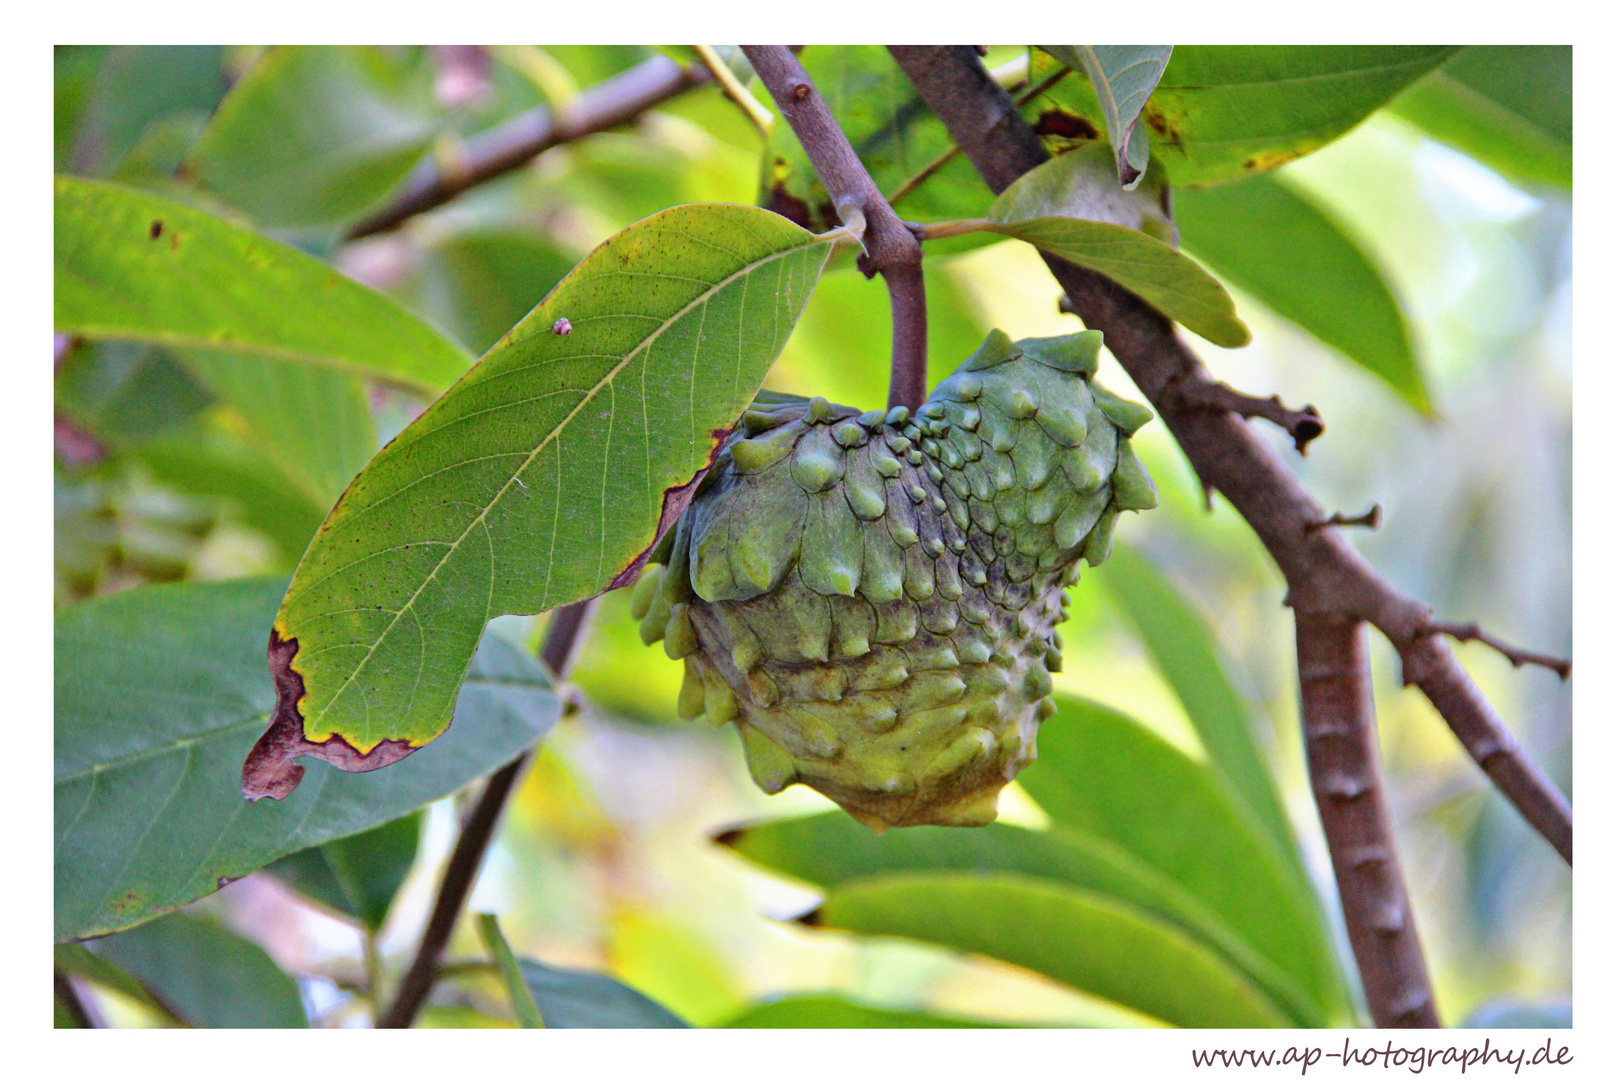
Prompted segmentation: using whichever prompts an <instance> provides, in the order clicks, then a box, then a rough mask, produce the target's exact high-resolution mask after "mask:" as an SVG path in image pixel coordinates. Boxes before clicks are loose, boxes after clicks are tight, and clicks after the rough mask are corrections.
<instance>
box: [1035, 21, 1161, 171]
mask: <svg viewBox="0 0 1620 1080" xmlns="http://www.w3.org/2000/svg"><path fill="white" fill-rule="evenodd" d="M1041 48H1042V49H1044V50H1046V51H1047V52H1048V53H1051V54H1052V55H1053V56H1054V57H1056V58H1057V59H1059V60H1061V61H1062V62H1063V63H1064V64H1065V65H1067V66H1068V67H1070V68H1073V69H1074V70H1075V71H1078V72H1080V73H1081V74H1083V75H1085V76H1086V78H1087V79H1089V80H1090V81H1091V92H1092V94H1093V96H1094V97H1096V99H1097V104H1098V105H1099V106H1100V107H1101V109H1102V115H1103V122H1104V123H1105V124H1107V125H1108V141H1109V142H1110V143H1112V144H1113V147H1114V161H1115V165H1116V167H1117V168H1118V169H1119V182H1120V184H1121V185H1122V186H1123V187H1125V188H1126V189H1127V190H1129V189H1132V188H1135V187H1136V184H1137V181H1139V180H1140V179H1141V178H1142V173H1143V171H1144V170H1145V169H1146V168H1147V163H1148V139H1147V133H1146V132H1144V131H1141V130H1139V129H1138V127H1137V120H1138V119H1139V118H1140V117H1141V115H1142V108H1143V106H1145V105H1146V104H1147V101H1148V96H1149V95H1150V94H1152V93H1153V88H1154V87H1155V86H1157V85H1158V82H1159V76H1160V75H1162V74H1164V66H1165V64H1166V63H1168V62H1169V60H1170V52H1171V50H1172V49H1174V48H1175V46H1174V45H1042V46H1041Z"/></svg>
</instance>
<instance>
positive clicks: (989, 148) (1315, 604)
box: [890, 46, 1570, 1015]
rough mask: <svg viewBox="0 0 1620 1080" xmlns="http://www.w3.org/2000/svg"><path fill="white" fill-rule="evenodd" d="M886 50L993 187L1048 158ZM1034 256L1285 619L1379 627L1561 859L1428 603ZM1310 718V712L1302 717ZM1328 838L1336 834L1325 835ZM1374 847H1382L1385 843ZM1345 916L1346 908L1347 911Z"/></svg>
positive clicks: (1553, 822)
mask: <svg viewBox="0 0 1620 1080" xmlns="http://www.w3.org/2000/svg"><path fill="white" fill-rule="evenodd" d="M890 52H891V53H892V54H893V55H894V57H895V59H896V60H897V61H898V62H899V64H900V66H901V68H902V69H903V70H904V71H905V72H906V74H907V76H908V77H910V79H911V81H912V82H913V84H914V85H916V87H917V89H918V92H919V93H920V94H921V95H922V97H923V100H924V101H925V102H927V104H928V105H929V107H930V108H932V109H933V110H934V112H935V113H936V114H937V115H938V116H939V117H940V118H941V119H942V120H944V121H945V126H946V128H947V129H948V130H949V131H950V133H951V137H952V139H953V140H955V142H956V144H957V145H958V146H960V147H961V148H962V150H963V152H964V153H966V154H967V155H968V158H969V159H970V160H971V161H972V162H973V164H974V166H975V168H977V169H978V171H979V174H980V176H982V177H983V178H984V180H985V182H986V183H987V184H988V185H989V186H990V188H991V190H992V191H995V192H997V193H999V192H1001V191H1003V190H1005V189H1006V188H1007V187H1008V185H1010V184H1011V183H1012V182H1013V181H1014V180H1016V179H1017V178H1018V177H1019V176H1022V175H1023V174H1024V173H1025V172H1028V171H1029V170H1030V169H1032V168H1034V167H1035V166H1037V165H1039V164H1040V163H1041V162H1042V161H1045V160H1046V159H1047V154H1046V150H1045V148H1044V147H1043V146H1042V145H1041V142H1040V139H1039V137H1038V136H1036V134H1035V133H1034V132H1033V131H1032V130H1031V129H1030V127H1029V125H1028V124H1027V123H1026V122H1025V121H1024V119H1023V116H1022V115H1021V114H1020V113H1019V112H1018V110H1017V108H1016V107H1015V106H1014V105H1013V103H1012V100H1011V99H1010V98H1009V97H1008V96H1007V93H1006V92H1005V91H1004V90H1002V89H1001V88H1000V87H999V86H997V85H996V84H995V83H994V81H993V80H991V79H990V78H989V76H988V75H987V74H986V73H985V70H984V66H983V65H982V64H980V63H979V61H978V58H977V57H976V56H974V55H973V54H972V52H971V50H964V49H962V48H960V47H932V46H915V47H912V46H908V47H891V49H890ZM1046 262H1047V265H1048V267H1050V268H1051V270H1052V273H1053V275H1054V276H1055V277H1056V278H1057V279H1058V282H1059V284H1061V285H1062V286H1063V288H1064V291H1065V292H1067V294H1068V296H1069V298H1070V302H1071V305H1072V307H1073V309H1074V310H1075V311H1076V312H1077V313H1079V314H1080V316H1081V318H1082V319H1083V320H1084V321H1085V324H1086V325H1087V326H1088V327H1091V328H1093V329H1096V330H1100V331H1102V333H1103V340H1104V343H1105V344H1106V345H1107V346H1108V349H1109V351H1110V352H1112V353H1113V355H1114V356H1115V357H1116V358H1117V359H1118V360H1119V361H1120V363H1121V365H1122V366H1123V367H1124V368H1125V370H1126V372H1127V373H1128V374H1129V375H1130V376H1131V378H1132V379H1133V380H1134V381H1135V382H1136V384H1137V386H1138V387H1140V388H1141V390H1142V392H1143V393H1144V394H1145V395H1146V396H1147V398H1148V400H1149V401H1150V402H1151V403H1152V404H1153V405H1154V407H1155V408H1156V410H1157V411H1158V413H1159V415H1160V417H1161V418H1163V420H1164V422H1165V425H1166V426H1167V427H1168V428H1169V430H1170V432H1171V434H1172V435H1173V436H1174V437H1175V439H1176V441H1177V443H1178V444H1179V445H1180V447H1181V449H1182V452H1183V453H1184V454H1186V456H1187V459H1188V461H1189V462H1190V463H1191V464H1192V466H1193V468H1194V471H1195V472H1196V473H1197V474H1198V478H1199V482H1200V483H1201V484H1202V485H1204V486H1205V487H1207V488H1212V489H1214V490H1217V491H1220V492H1221V493H1222V494H1223V495H1224V496H1226V498H1227V500H1228V501H1229V502H1230V503H1231V504H1232V506H1233V507H1234V508H1235V509H1236V510H1237V511H1238V512H1239V513H1240V514H1242V515H1243V517H1244V519H1245V520H1246V521H1247V522H1248V523H1249V525H1250V527H1251V528H1253V529H1254V531H1255V534H1256V535H1257V536H1258V537H1259V538H1260V540H1261V542H1262V543H1264V544H1265V546H1266V549H1267V551H1268V552H1269V553H1270V555H1271V557H1272V559H1273V560H1275V562H1276V563H1277V566H1278V568H1279V569H1280V570H1281V571H1282V573H1283V576H1284V578H1285V579H1286V580H1287V582H1288V602H1289V603H1290V605H1291V606H1292V607H1293V608H1294V610H1295V613H1296V616H1304V617H1306V618H1308V619H1309V618H1316V617H1339V618H1342V619H1348V620H1364V621H1366V622H1369V623H1371V624H1373V625H1374V626H1376V627H1378V629H1379V630H1380V632H1382V633H1383V634H1384V636H1385V637H1387V638H1388V639H1389V640H1390V641H1391V643H1393V644H1394V645H1395V646H1396V648H1397V649H1398V650H1399V651H1400V652H1401V655H1402V660H1403V665H1404V670H1405V673H1406V677H1407V680H1408V682H1409V683H1415V684H1416V685H1418V686H1419V687H1420V688H1421V689H1422V690H1423V692H1424V693H1425V694H1426V695H1427V696H1428V697H1429V700H1430V701H1431V702H1433V703H1434V705H1435V707H1436V709H1437V710H1438V711H1439V712H1440V714H1441V715H1442V716H1443V717H1444V718H1445V719H1446V722H1447V723H1448V724H1449V725H1450V726H1451V728H1452V730H1453V732H1455V733H1456V734H1457V736H1458V738H1459V739H1461V740H1462V742H1463V744H1464V745H1465V746H1466V747H1468V748H1469V753H1470V754H1471V755H1472V756H1473V757H1474V760H1476V761H1479V762H1480V763H1481V767H1482V768H1484V769H1485V772H1486V774H1487V775H1488V776H1489V777H1490V778H1491V780H1492V781H1493V782H1494V783H1495V784H1496V786H1497V788H1498V789H1499V790H1501V791H1502V793H1503V794H1504V795H1506V796H1507V797H1508V799H1509V800H1510V801H1511V802H1512V803H1513V805H1514V806H1515V807H1517V808H1518V810H1519V811H1520V813H1522V814H1523V815H1524V816H1525V819H1526V820H1527V821H1529V822H1530V823H1531V825H1533V826H1534V827H1535V828H1536V829H1537V830H1538V831H1540V832H1541V833H1542V835H1543V836H1544V837H1546V838H1547V839H1548V841H1549V842H1550V843H1552V844H1553V846H1554V847H1555V848H1556V849H1558V850H1559V851H1560V853H1561V854H1563V855H1564V857H1565V858H1566V860H1567V859H1569V857H1570V846H1569V830H1570V814H1569V807H1568V804H1567V802H1565V801H1564V800H1563V798H1562V796H1561V795H1560V794H1559V792H1558V789H1557V788H1556V787H1554V786H1553V785H1552V784H1551V782H1550V781H1548V780H1547V779H1546V777H1545V776H1544V775H1542V774H1541V773H1540V772H1539V771H1538V770H1537V769H1536V767H1535V766H1534V764H1533V763H1531V762H1530V761H1529V759H1528V758H1527V757H1526V756H1525V755H1524V754H1523V752H1522V751H1521V750H1519V748H1518V747H1517V745H1516V744H1514V743H1513V742H1512V740H1511V739H1504V738H1502V736H1503V735H1505V729H1503V727H1502V724H1501V721H1500V720H1499V719H1497V717H1496V715H1495V713H1494V712H1493V711H1492V710H1491V708H1490V706H1489V704H1488V703H1487V702H1486V701H1485V700H1484V698H1483V696H1482V695H1480V694H1479V692H1478V690H1477V689H1476V688H1475V687H1474V685H1473V684H1472V682H1470V681H1469V680H1468V677H1467V675H1466V674H1465V673H1463V671H1462V669H1461V665H1460V664H1457V662H1456V658H1455V657H1453V656H1452V655H1451V653H1450V651H1449V650H1448V649H1446V648H1445V647H1444V645H1441V644H1438V639H1437V638H1436V637H1435V636H1434V635H1433V634H1419V631H1420V630H1421V628H1422V627H1424V626H1425V625H1427V624H1428V621H1429V612H1428V609H1427V608H1426V607H1425V606H1424V605H1423V604H1421V603H1419V602H1418V601H1416V600H1414V599H1413V598H1411V597H1409V596H1406V595H1405V594H1404V593H1402V592H1400V590H1398V589H1396V588H1395V587H1394V586H1393V585H1391V584H1390V583H1389V582H1387V581H1385V580H1384V579H1383V578H1382V577H1380V576H1379V575H1378V573H1377V572H1376V571H1375V570H1374V569H1373V568H1372V566H1371V565H1369V564H1368V563H1367V561H1366V560H1365V559H1364V558H1362V556H1361V555H1360V553H1359V552H1357V551H1356V549H1355V548H1354V546H1352V545H1351V544H1350V543H1349V542H1348V540H1347V539H1346V538H1345V537H1344V536H1343V533H1342V530H1338V529H1320V530H1314V531H1313V530H1308V529H1307V528H1306V525H1307V524H1308V523H1310V522H1315V521H1320V520H1322V519H1323V517H1324V514H1323V512H1322V510H1321V508H1320V507H1319V506H1317V504H1316V503H1315V502H1314V500H1312V499H1311V497H1310V494H1309V493H1308V492H1307V491H1306V490H1305V488H1304V485H1303V484H1302V483H1301V482H1300V480H1299V478H1298V476H1297V475H1295V474H1294V472H1293V471H1292V470H1291V469H1289V468H1288V467H1287V466H1286V465H1284V464H1283V462H1282V460H1281V459H1280V458H1279V457H1278V456H1277V454H1276V452H1275V451H1274V450H1273V449H1272V448H1271V446H1270V445H1269V444H1268V443H1266V441H1265V440H1264V439H1262V438H1260V437H1259V436H1258V435H1257V434H1256V433H1254V432H1252V431H1250V430H1249V429H1248V428H1247V426H1246V425H1245V424H1244V423H1243V421H1242V420H1241V419H1240V418H1239V417H1238V416H1237V415H1236V414H1235V413H1234V412H1232V411H1230V410H1228V409H1225V408H1219V409H1216V408H1208V407H1196V406H1191V407H1190V406H1189V405H1188V404H1187V403H1186V402H1185V401H1184V400H1183V394H1184V393H1185V392H1186V389H1187V388H1188V387H1189V386H1190V385H1194V384H1196V383H1197V382H1200V381H1208V382H1210V383H1213V382H1214V380H1213V379H1210V377H1209V375H1208V373H1207V372H1205V371H1204V368H1203V365H1202V364H1200V363H1199V361H1198V358H1197V356H1196V355H1194V354H1193V352H1192V351H1191V350H1190V349H1188V348H1187V347H1186V345H1185V344H1184V343H1183V342H1182V341H1181V340H1180V339H1178V338H1177V337H1176V334H1175V331H1174V328H1173V327H1172V326H1171V324H1170V323H1169V321H1168V320H1166V319H1165V318H1164V317H1163V316H1162V315H1160V314H1159V313H1158V312H1156V311H1154V310H1153V309H1152V308H1151V307H1149V306H1148V305H1147V304H1145V303H1143V302H1142V301H1141V300H1140V299H1139V298H1138V297H1136V296H1135V295H1133V294H1132V293H1130V292H1129V291H1128V290H1126V289H1124V288H1121V287H1120V286H1118V285H1116V284H1114V283H1113V282H1111V281H1109V280H1108V279H1107V278H1105V277H1103V276H1101V275H1098V274H1095V273H1091V272H1089V271H1086V270H1082V269H1081V268H1079V267H1076V266H1073V265H1072V264H1069V263H1065V262H1063V261H1062V260H1061V259H1056V258H1053V257H1050V256H1047V257H1046ZM1357 678H1358V679H1359V673H1358V675H1357ZM1315 719H1316V718H1315V717H1311V716H1309V715H1308V718H1307V722H1308V723H1310V722H1313V721H1314V720H1315ZM1471 740H1473V741H1472V742H1471ZM1323 826H1324V831H1327V830H1328V829H1329V828H1331V827H1332V821H1331V820H1330V819H1329V818H1327V817H1324V822H1323ZM1335 839H1342V838H1330V843H1332V842H1334V840H1335ZM1339 846H1340V847H1341V849H1343V848H1344V846H1345V845H1344V844H1342V843H1341V844H1340V845H1339ZM1384 846H1385V847H1386V848H1387V850H1389V851H1393V850H1394V845H1393V843H1388V844H1385V845H1384ZM1355 912H1356V908H1355V907H1354V906H1352V905H1347V906H1346V910H1345V915H1346V920H1347V921H1348V920H1349V919H1350V918H1351V916H1352V914H1353V913H1355ZM1360 932H1361V930H1360V929H1356V930H1353V931H1352V934H1353V935H1354V934H1356V933H1360ZM1358 960H1359V958H1358ZM1362 981H1363V984H1364V985H1365V986H1366V987H1367V988H1368V993H1369V996H1370V995H1371V994H1372V993H1373V992H1374V988H1375V987H1380V986H1386V985H1388V983H1387V981H1386V980H1385V979H1384V977H1383V974H1382V973H1380V972H1369V971H1366V970H1363V971H1362ZM1409 1004H1410V1003H1408V1002H1403V1001H1401V1000H1398V999H1394V998H1392V999H1389V1000H1380V1001H1378V1002H1377V1003H1376V1004H1375V1005H1374V1013H1375V1015H1400V1014H1401V1012H1402V1010H1403V1009H1406V1008H1407V1007H1408V1005H1409Z"/></svg>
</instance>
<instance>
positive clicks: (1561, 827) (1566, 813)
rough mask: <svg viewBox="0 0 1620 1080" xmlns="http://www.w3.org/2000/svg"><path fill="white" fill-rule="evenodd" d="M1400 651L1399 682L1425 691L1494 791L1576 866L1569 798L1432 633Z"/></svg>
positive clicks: (1419, 637)
mask: <svg viewBox="0 0 1620 1080" xmlns="http://www.w3.org/2000/svg"><path fill="white" fill-rule="evenodd" d="M1399 649H1400V654H1401V678H1402V680H1403V681H1404V682H1405V683H1406V685H1408V686H1413V685H1415V686H1417V688H1418V689H1420V690H1422V691H1423V693H1424V694H1425V695H1426V696H1427V697H1428V699H1429V700H1430V701H1432V702H1433V703H1434V707H1435V710H1436V711H1438V712H1439V713H1440V715H1441V717H1442V718H1443V719H1444V720H1445V722H1446V725H1447V726H1448V727H1450V728H1451V731H1452V734H1453V735H1455V736H1456V737H1457V741H1458V742H1460V743H1462V745H1463V749H1464V750H1466V751H1467V752H1468V756H1469V757H1470V758H1472V759H1473V760H1474V763H1475V764H1476V765H1478V766H1479V767H1480V769H1481V770H1482V771H1483V772H1484V773H1485V775H1486V776H1488V777H1490V779H1491V783H1493V784H1495V785H1496V788H1497V790H1498V791H1500V792H1501V793H1502V794H1503V795H1506V796H1507V798H1508V801H1509V802H1511V803H1512V804H1513V806H1514V808H1515V809H1517V810H1518V811H1519V813H1520V814H1521V815H1522V816H1523V817H1524V820H1525V821H1527V822H1529V823H1530V825H1531V827H1532V828H1534V829H1535V830H1536V831H1537V832H1539V833H1540V834H1541V835H1542V836H1544V837H1546V838H1547V842H1548V843H1550V844H1552V846H1553V848H1554V849H1555V850H1556V851H1557V852H1558V854H1560V855H1562V856H1563V858H1564V861H1565V862H1567V863H1569V864H1570V865H1571V866H1573V865H1575V851H1574V844H1575V841H1574V823H1573V815H1572V814H1571V811H1570V807H1569V800H1568V799H1566V798H1565V797H1564V793H1563V792H1561V791H1559V790H1558V788H1557V786H1556V785H1554V784H1553V782H1552V781H1551V780H1549V779H1548V778H1547V776H1546V774H1545V773H1543V772H1542V771H1541V770H1540V769H1538V768H1536V766H1535V764H1534V763H1533V762H1532V761H1531V760H1530V756H1529V755H1528V754H1526V753H1525V752H1524V748H1523V747H1521V746H1520V745H1519V742H1518V740H1517V739H1515V738H1514V737H1513V734H1512V732H1510V731H1508V729H1507V726H1506V725H1505V724H1503V723H1502V721H1501V719H1500V718H1499V717H1498V716H1497V715H1496V711H1495V710H1494V709H1492V708H1491V704H1490V702H1488V701H1486V700H1485V695H1484V694H1482V693H1480V692H1479V687H1477V686H1475V685H1474V683H1473V680H1471V679H1470V678H1469V677H1468V673H1467V672H1466V671H1464V670H1463V666H1462V663H1461V662H1460V661H1458V659H1457V657H1456V656H1455V655H1453V654H1452V651H1451V650H1450V649H1448V648H1447V647H1446V645H1445V643H1444V642H1442V641H1441V640H1440V637H1439V636H1438V635H1437V634H1434V633H1423V634H1419V635H1418V636H1417V637H1416V638H1415V639H1413V640H1412V641H1409V642H1407V643H1406V645H1405V646H1404V647H1399Z"/></svg>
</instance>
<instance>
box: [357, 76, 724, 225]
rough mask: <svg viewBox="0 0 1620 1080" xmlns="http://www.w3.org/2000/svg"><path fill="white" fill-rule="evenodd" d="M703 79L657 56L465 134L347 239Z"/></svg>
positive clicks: (621, 120) (620, 120) (630, 116)
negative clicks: (450, 154) (560, 106)
mask: <svg viewBox="0 0 1620 1080" xmlns="http://www.w3.org/2000/svg"><path fill="white" fill-rule="evenodd" d="M709 81H710V76H709V73H708V72H707V71H705V70H704V69H703V68H702V67H699V66H695V65H694V66H692V67H687V66H686V65H683V64H678V63H676V62H675V61H674V60H671V59H670V58H669V57H667V56H655V57H653V58H652V59H650V60H647V61H645V62H644V63H641V64H638V65H637V66H635V67H633V68H631V69H630V70H629V71H626V72H622V73H621V74H618V75H615V76H613V78H611V79H605V80H603V81H602V82H600V83H598V84H597V85H595V86H593V87H590V88H589V89H587V90H584V91H581V93H580V95H579V96H578V97H577V98H575V99H574V101H573V103H572V105H571V107H570V108H569V109H568V110H567V111H566V114H565V115H563V116H558V115H556V114H555V113H554V112H553V110H552V109H551V108H550V107H548V106H545V105H541V106H539V107H537V108H534V109H530V110H529V111H528V112H526V113H523V114H521V115H519V116H514V117H513V118H512V119H510V120H508V121H506V122H505V123H503V124H498V125H497V126H495V127H493V128H490V129H489V130H488V131H483V132H480V133H478V134H477V135H474V136H472V137H471V138H469V139H468V140H467V141H466V144H465V145H464V146H463V147H462V148H461V150H460V152H459V153H458V154H457V155H456V161H455V163H454V164H453V165H441V164H439V163H436V162H434V161H432V160H431V159H430V160H427V161H424V162H423V163H422V164H421V165H420V166H418V167H417V168H416V170H415V171H414V172H412V173H411V175H410V177H409V178H408V179H407V180H406V181H405V189H404V190H403V191H402V192H400V194H399V195H398V196H397V197H396V198H395V199H394V200H393V202H391V203H389V204H388V205H387V206H385V207H383V208H382V209H381V210H378V211H377V212H376V213H374V214H372V215H371V216H370V217H367V218H365V219H363V220H361V221H360V222H358V223H356V224H355V225H354V226H353V227H352V228H350V229H349V232H348V236H347V237H346V239H349V240H358V239H360V238H361V237H364V236H372V235H375V234H376V233H382V232H388V231H389V230H390V229H396V228H398V227H399V226H400V225H402V224H404V223H405V222H406V221H408V220H410V219H411V218H413V217H415V216H416V215H417V214H421V213H425V212H427V211H429V210H432V209H434V208H435V207H438V206H443V205H444V204H445V203H447V202H449V201H450V200H451V199H453V198H455V197H456V196H457V195H460V194H461V193H462V192H463V191H466V190H467V189H468V188H472V187H476V186H477V185H479V184H482V183H484V182H486V181H488V180H493V179H494V178H495V177H497V176H503V175H505V174H506V173H509V172H512V171H513V170H514V169H519V168H522V167H523V166H524V165H527V164H528V163H529V162H530V161H532V160H534V158H535V157H536V156H538V155H539V154H540V153H542V152H543V151H546V150H549V149H551V148H552V147H553V146H557V145H559V144H561V143H565V142H572V141H573V140H575V139H580V138H584V137H585V136H586V135H593V134H595V133H596V132H599V131H606V130H608V129H609V128H615V127H618V126H619V125H620V124H625V123H629V122H630V121H631V120H634V119H635V118H636V117H638V116H640V115H641V114H642V113H644V112H646V111H647V110H648V109H651V108H654V107H655V106H658V105H661V104H663V103H664V102H666V101H668V100H669V99H670V98H672V97H674V96H676V95H677V94H680V93H683V92H685V91H687V90H690V89H691V88H692V87H694V86H701V85H703V84H705V83H707V82H709Z"/></svg>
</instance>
